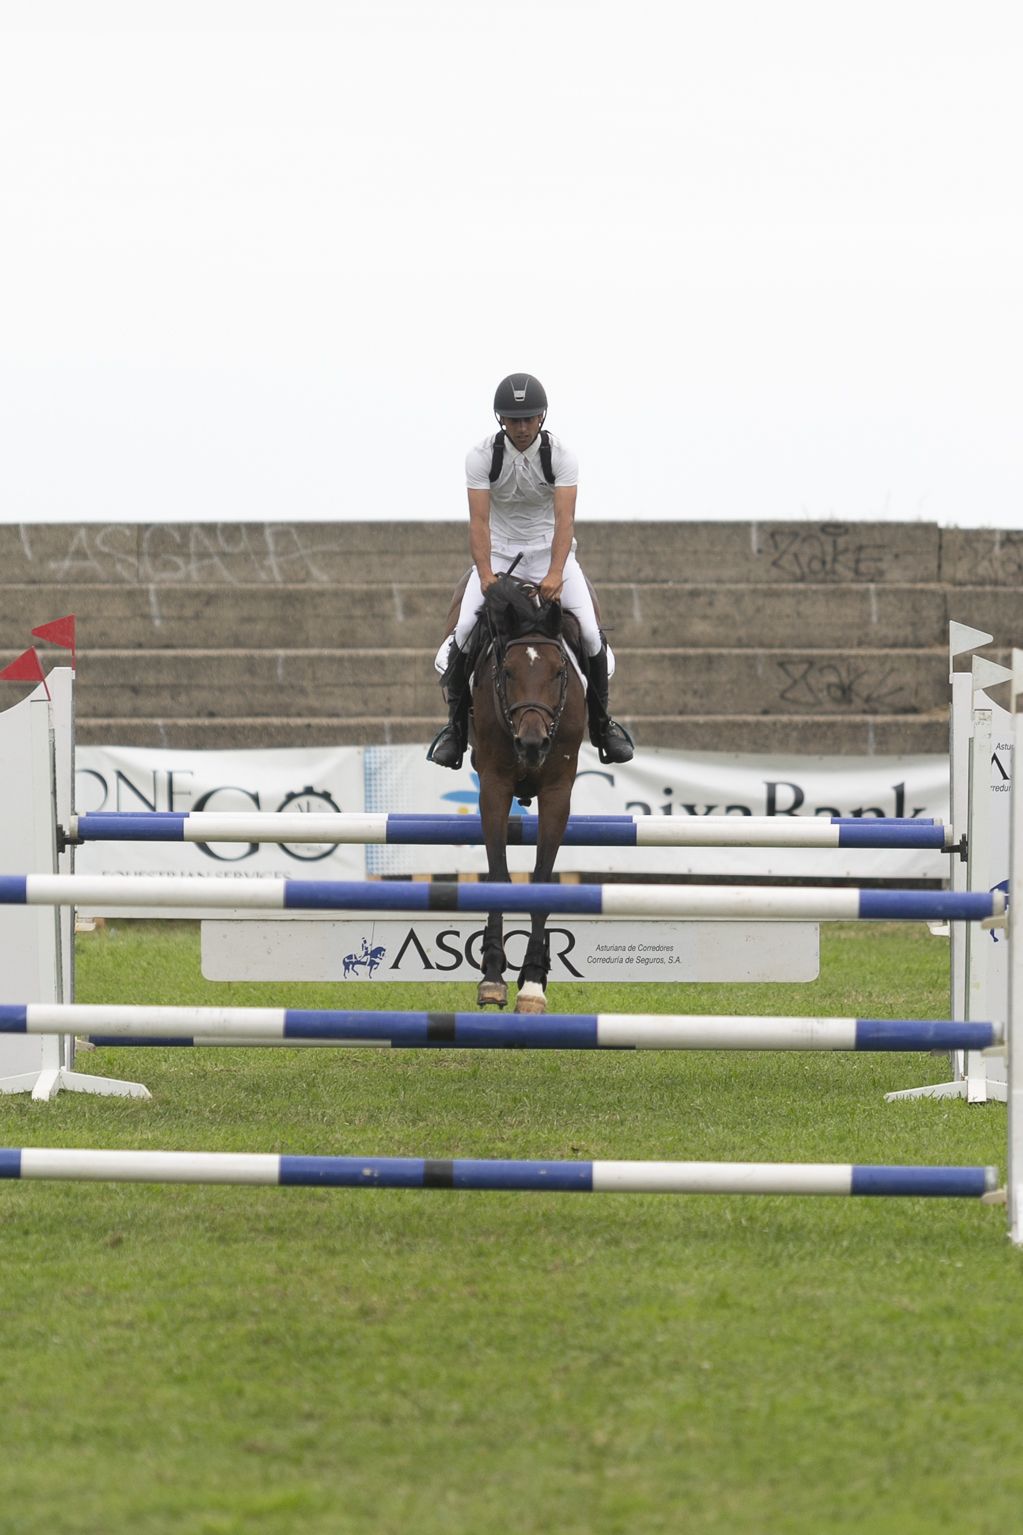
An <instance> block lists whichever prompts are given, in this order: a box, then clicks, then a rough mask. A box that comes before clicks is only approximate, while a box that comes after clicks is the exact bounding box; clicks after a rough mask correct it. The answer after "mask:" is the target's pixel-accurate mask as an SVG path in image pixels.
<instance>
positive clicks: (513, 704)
mask: <svg viewBox="0 0 1023 1535" xmlns="http://www.w3.org/2000/svg"><path fill="white" fill-rule="evenodd" d="M485 603H486V613H487V619H488V622H489V624H490V630H491V634H492V636H493V640H494V677H495V683H496V688H497V697H498V700H499V703H500V707H501V713H502V715H503V716H504V722H505V725H506V727H507V729H508V731H509V733H510V735H511V737H512V741H513V744H514V747H515V758H516V763H517V765H518V767H519V769H520V771H521V772H523V773H525V772H531V773H535V772H536V771H537V769H538V768H540V767H542V766H543V764H544V762H545V761H546V760H547V756H548V753H549V752H550V749H551V743H552V741H553V740H554V736H555V734H556V732H557V729H558V725H559V723H560V721H561V715H562V711H563V710H564V707H565V698H566V694H567V690H568V665H569V662H568V657H567V655H566V654H565V649H564V646H563V645H562V643H561V627H562V613H561V604H560V602H546V603H545V602H541V601H540V599H539V597H538V596H537V593H536V589H535V588H534V587H531V586H526V585H525V584H524V583H523V582H521V581H516V580H515V579H514V577H510V576H501V577H499V578H498V580H497V582H496V583H495V585H494V586H492V587H491V589H490V591H489V592H488V593H487V595H486V599H485Z"/></svg>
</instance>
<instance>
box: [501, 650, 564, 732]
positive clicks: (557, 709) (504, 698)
mask: <svg viewBox="0 0 1023 1535" xmlns="http://www.w3.org/2000/svg"><path fill="white" fill-rule="evenodd" d="M516 645H531V646H532V647H533V649H534V650H539V649H540V647H541V646H545V645H546V646H553V647H554V648H555V649H556V650H557V651H558V652H559V653H560V655H561V670H560V671H559V673H558V701H557V703H556V704H555V706H554V707H553V708H551V706H550V704H545V703H541V702H540V700H539V699H535V700H530V701H527V702H525V703H521V704H510V703H509V702H508V683H507V679H506V677H505V672H504V660H505V657H506V656H507V654H508V652H509V650H512V649H513V648H514V647H515V646H516ZM494 691H495V693H496V694H497V701H498V703H499V704H500V706H501V714H502V716H503V718H504V723H505V725H506V726H507V727H508V734H509V735H510V736H511V737H512V739H513V740H514V739H515V716H516V715H517V714H525V713H528V712H529V710H531V709H532V710H535V711H536V713H537V714H542V715H546V716H547V723H546V726H545V728H546V731H547V740H548V741H553V739H554V737H555V735H556V734H557V731H558V726H559V725H560V724H561V716H562V714H563V713H564V712H565V699H566V698H567V697H568V657H567V656H566V654H565V647H564V646H563V644H562V643H561V641H560V640H549V639H541V638H538V637H537V636H534V635H528V634H526V635H523V636H522V638H521V639H517V640H509V641H508V642H507V644H505V645H503V646H502V645H497V644H495V647H494Z"/></svg>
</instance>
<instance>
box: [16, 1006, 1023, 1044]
mask: <svg viewBox="0 0 1023 1535" xmlns="http://www.w3.org/2000/svg"><path fill="white" fill-rule="evenodd" d="M94 1031H96V1032H94ZM69 1033H75V1034H87V1035H89V1036H90V1039H91V1042H92V1043H93V1044H97V1045H163V1044H181V1045H242V1046H244V1045H339V1046H369V1047H378V1048H383V1049H445V1048H454V1049H470V1050H473V1049H475V1050H529V1049H533V1050H861V1051H889V1050H957V1049H970V1050H991V1049H997V1048H998V1047H999V1046H1000V1045H1001V1044H1002V1041H1003V1039H1004V1032H1003V1030H1002V1028H1001V1026H1000V1025H998V1024H995V1023H954V1022H950V1021H947V1020H944V1019H882V1018H802V1017H789V1018H771V1017H758V1016H756V1015H750V1016H747V1017H739V1016H728V1015H724V1016H719V1015H715V1014H691V1015H682V1014H664V1013H591V1014H574V1013H547V1014H543V1015H538V1016H533V1015H530V1016H529V1017H526V1018H521V1019H516V1018H515V1017H511V1018H507V1019H504V1018H490V1017H487V1016H485V1015H482V1014H480V1013H434V1012H422V1013H417V1012H376V1011H360V1010H352V1011H334V1010H313V1009H302V1008H277V1007H146V1006H125V1005H118V1006H110V1007H108V1006H104V1005H101V1004H96V1003H93V1004H87V1005H83V1004H81V1003H71V1004H55V1003H50V1004H46V1003H38V1004H35V1003H31V1004H28V1005H27V1006H21V1007H0V1034H69Z"/></svg>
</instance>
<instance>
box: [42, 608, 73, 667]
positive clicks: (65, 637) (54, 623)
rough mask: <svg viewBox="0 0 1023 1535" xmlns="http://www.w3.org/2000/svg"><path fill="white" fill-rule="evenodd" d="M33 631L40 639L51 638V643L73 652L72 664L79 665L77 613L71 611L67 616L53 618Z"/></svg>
mask: <svg viewBox="0 0 1023 1535" xmlns="http://www.w3.org/2000/svg"><path fill="white" fill-rule="evenodd" d="M32 633H33V634H34V635H35V637H36V639H38V640H49V642H50V644H51V645H60V646H62V647H63V648H64V649H65V650H70V652H71V666H72V669H74V668H75V667H76V665H77V652H76V650H75V615H74V614H73V613H69V614H68V615H67V617H66V618H53V619H51V620H50V622H49V623H48V624H40V625H39V627H38V628H37V629H33V630H32Z"/></svg>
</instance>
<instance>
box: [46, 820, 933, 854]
mask: <svg viewBox="0 0 1023 1535" xmlns="http://www.w3.org/2000/svg"><path fill="white" fill-rule="evenodd" d="M538 828H539V820H538V818H537V817H536V816H513V817H512V818H511V819H510V820H509V822H508V843H509V845H510V846H515V845H520V846H533V845H534V844H535V843H536V839H537V832H538ZM69 832H70V838H69V840H70V841H72V842H116V841H125V842H204V843H205V842H287V843H300V842H320V843H331V842H333V843H364V844H371V843H391V844H400V845H419V846H430V845H432V846H444V847H449V846H463V847H465V846H470V845H476V844H479V843H482V842H483V840H484V837H483V826H482V821H481V818H480V817H479V816H478V815H464V816H460V815H422V816H412V815H373V814H360V813H351V812H347V811H342V812H338V813H331V814H326V815H320V814H309V815H300V814H288V813H287V812H274V811H259V812H249V813H246V812H242V811H223V812H214V811H206V810H203V811H187V812H184V811H183V812H181V813H176V812H170V811H157V812H153V811H142V812H131V811H92V812H90V813H89V814H87V815H80V816H72V818H71V825H70V828H69ZM952 840H953V837H952V829H951V827H946V826H943V825H942V824H941V823H940V822H932V821H918V820H911V819H906V818H904V819H902V820H882V819H880V818H878V817H867V816H863V817H844V818H843V817H828V818H825V817H823V816H822V817H814V816H682V815H679V816H572V817H571V818H570V820H569V822H568V826H567V828H566V830H565V835H564V837H563V838H562V844H563V846H565V847H768V848H774V847H802V848H825V847H833V848H934V849H937V850H939V851H942V850H944V851H947V850H948V849H949V848H950V847H951V845H952Z"/></svg>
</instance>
